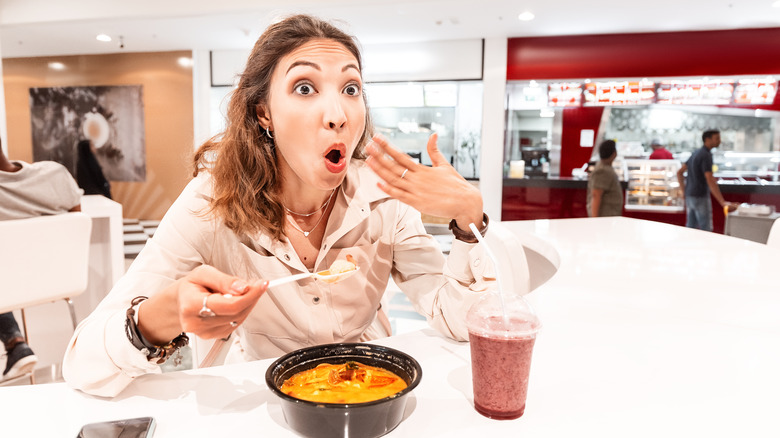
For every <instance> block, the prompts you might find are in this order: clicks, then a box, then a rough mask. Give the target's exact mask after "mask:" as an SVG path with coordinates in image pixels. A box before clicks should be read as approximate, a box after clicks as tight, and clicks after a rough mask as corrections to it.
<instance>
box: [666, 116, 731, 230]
mask: <svg viewBox="0 0 780 438" xmlns="http://www.w3.org/2000/svg"><path fill="white" fill-rule="evenodd" d="M701 139H702V141H703V142H704V146H702V147H701V148H699V149H698V150H696V151H695V152H694V153H693V155H691V157H690V158H689V159H688V161H687V162H686V163H685V164H683V165H682V167H680V170H678V171H677V181H678V182H679V183H680V192H681V193H684V194H685V208H686V210H687V218H686V222H685V226H686V227H688V228H696V229H699V230H704V231H712V202H711V201H710V193H712V196H713V197H715V200H717V201H718V203H719V204H720V205H721V206H722V207H725V208H727V209H728V211H734V210H736V209H737V206H736V204H732V203H730V202H726V200H725V199H724V198H723V195H722V194H721V193H720V188H718V181H716V180H715V177H714V176H713V175H712V150H713V149H715V148H716V147H718V146H720V131H717V130H714V129H713V130H709V131H704V133H703V134H702V136H701ZM686 171H687V176H686Z"/></svg>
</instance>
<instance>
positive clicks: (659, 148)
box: [650, 138, 674, 160]
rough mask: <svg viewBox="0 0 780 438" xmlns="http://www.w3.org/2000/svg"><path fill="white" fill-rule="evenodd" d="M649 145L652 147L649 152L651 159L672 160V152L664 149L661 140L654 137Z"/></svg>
mask: <svg viewBox="0 0 780 438" xmlns="http://www.w3.org/2000/svg"><path fill="white" fill-rule="evenodd" d="M650 147H651V148H653V152H652V153H651V154H650V159H651V160H673V159H674V156H673V155H672V153H671V152H669V150H668V149H666V148H665V147H664V146H663V145H662V144H661V140H659V139H657V138H654V139H653V140H652V141H651V142H650Z"/></svg>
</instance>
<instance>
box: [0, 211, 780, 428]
mask: <svg viewBox="0 0 780 438" xmlns="http://www.w3.org/2000/svg"><path fill="white" fill-rule="evenodd" d="M506 225H507V227H508V228H509V229H510V230H512V231H513V232H514V233H516V234H517V235H518V236H519V237H520V238H521V240H522V241H523V244H524V246H526V247H527V249H528V250H532V251H533V252H534V253H536V254H540V255H541V256H543V257H544V258H546V259H547V260H550V261H551V262H552V263H553V264H554V266H555V268H557V272H556V273H555V274H554V275H553V276H552V278H550V279H549V280H548V281H547V282H545V283H544V284H542V285H541V286H539V287H538V288H537V289H536V290H535V291H533V292H532V293H531V294H530V295H528V297H529V300H530V301H531V302H532V304H533V305H534V306H535V308H536V311H537V313H538V314H539V316H540V318H541V320H542V324H543V328H542V331H541V332H540V334H539V337H538V339H537V342H536V347H535V349H534V357H533V363H532V367H531V376H530V386H529V391H528V399H527V407H526V410H525V414H524V415H523V416H522V417H521V418H519V419H517V420H511V421H497V420H489V419H487V418H485V417H482V416H481V415H479V414H478V413H477V412H476V411H475V410H474V408H473V404H472V392H471V371H470V365H469V344H468V343H458V342H454V341H451V340H449V339H445V338H443V337H442V336H440V335H438V334H437V333H435V332H434V331H432V330H430V329H427V330H422V331H417V332H412V333H407V334H404V335H400V336H394V337H390V338H385V339H381V340H378V341H376V343H378V344H382V345H387V346H390V347H393V348H397V349H399V350H402V351H404V352H406V353H408V354H410V355H412V356H413V357H415V358H416V359H417V360H418V361H419V362H420V364H421V365H422V369H423V375H422V381H421V383H420V385H419V386H418V387H417V388H416V389H415V390H414V391H413V392H412V393H411V394H410V395H411V397H410V399H409V401H408V403H407V406H406V411H405V414H404V417H405V419H404V421H403V422H402V423H401V424H400V425H399V426H398V428H396V429H395V430H394V431H392V432H390V433H389V434H388V435H387V436H389V437H461V436H462V437H473V436H523V437H558V436H577V437H599V438H603V437H616V438H617V437H621V438H622V437H626V436H632V437H658V436H707V437H732V436H750V437H754V436H776V434H777V431H778V426H777V421H776V414H777V412H778V411H780V398H778V397H777V394H780V379H778V378H777V370H778V369H780V348H777V346H778V339H780V318H778V317H777V315H780V294H778V293H777V276H776V274H774V272H775V271H776V268H777V265H778V264H779V263H780V251H778V250H777V249H772V248H769V247H767V246H765V245H761V244H758V243H755V242H750V241H747V240H743V239H737V238H733V237H729V236H723V235H718V234H714V233H706V232H702V231H698V230H693V229H687V228H684V227H676V226H671V225H667V224H663V223H657V222H650V221H640V220H635V219H629V218H620V217H618V218H596V219H567V220H538V221H518V222H509V223H506ZM532 275H534V269H533V266H532ZM271 362H272V360H271V359H268V360H260V361H256V362H250V363H245V364H238V365H229V366H219V367H214V368H208V369H201V370H193V371H183V372H174V373H168V374H163V375H148V376H143V377H141V378H138V379H137V380H136V381H135V382H134V383H133V384H132V385H131V386H129V387H128V388H127V389H126V390H125V391H124V392H123V393H121V394H120V395H119V396H118V397H116V398H114V399H101V398H97V397H92V396H87V395H84V394H82V393H80V392H77V391H74V390H71V389H69V388H68V387H67V386H66V385H65V384H50V385H39V386H33V387H29V386H27V387H21V386H20V387H7V388H0V412H3V436H13V437H16V436H46V437H49V436H52V437H54V436H56V437H75V436H76V434H77V433H78V430H79V428H80V427H81V425H82V424H84V423H88V422H94V421H102V420H112V419H120V418H129V417H136V416H146V415H151V416H153V417H155V418H156V419H157V422H158V428H157V433H156V434H155V437H156V438H166V437H213V436H231V437H243V436H273V437H284V436H294V434H293V433H292V432H291V431H290V430H289V428H288V427H287V425H286V424H285V420H284V418H283V415H282V411H281V407H280V404H279V401H278V399H276V398H275V396H274V395H273V394H272V393H271V392H270V391H269V390H268V389H267V387H266V385H265V380H264V375H265V371H266V369H267V368H268V366H269V365H270V363H271Z"/></svg>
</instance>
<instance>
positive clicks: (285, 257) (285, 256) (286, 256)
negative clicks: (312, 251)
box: [284, 254, 290, 262]
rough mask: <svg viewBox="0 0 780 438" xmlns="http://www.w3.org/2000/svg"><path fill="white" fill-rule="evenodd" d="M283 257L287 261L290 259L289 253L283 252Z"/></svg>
mask: <svg viewBox="0 0 780 438" xmlns="http://www.w3.org/2000/svg"><path fill="white" fill-rule="evenodd" d="M284 259H285V260H287V261H288V262H289V261H290V254H285V255H284Z"/></svg>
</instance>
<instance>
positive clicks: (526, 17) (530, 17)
mask: <svg viewBox="0 0 780 438" xmlns="http://www.w3.org/2000/svg"><path fill="white" fill-rule="evenodd" d="M778 1H780V0H778ZM534 17H535V15H534V14H533V12H530V11H525V12H523V13H522V14H520V15H518V16H517V19H518V20H520V21H531V20H533V19H534Z"/></svg>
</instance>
